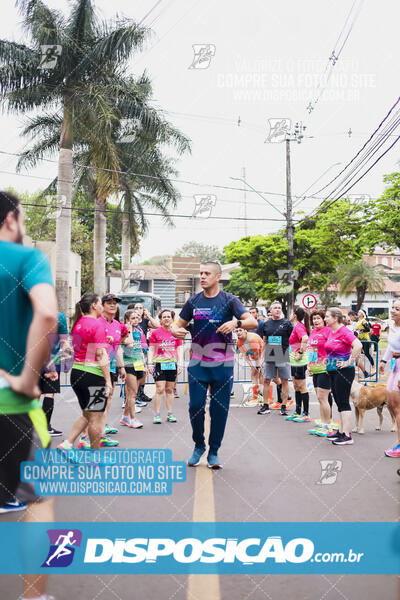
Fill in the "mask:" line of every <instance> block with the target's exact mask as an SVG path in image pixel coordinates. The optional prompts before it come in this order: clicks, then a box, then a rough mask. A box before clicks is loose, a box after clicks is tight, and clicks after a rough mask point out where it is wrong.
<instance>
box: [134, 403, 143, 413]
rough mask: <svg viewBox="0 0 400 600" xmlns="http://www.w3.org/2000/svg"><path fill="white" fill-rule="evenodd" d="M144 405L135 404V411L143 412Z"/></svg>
mask: <svg viewBox="0 0 400 600" xmlns="http://www.w3.org/2000/svg"><path fill="white" fill-rule="evenodd" d="M142 410H143V409H142V407H141V406H138V405H137V404H135V413H141V412H142Z"/></svg>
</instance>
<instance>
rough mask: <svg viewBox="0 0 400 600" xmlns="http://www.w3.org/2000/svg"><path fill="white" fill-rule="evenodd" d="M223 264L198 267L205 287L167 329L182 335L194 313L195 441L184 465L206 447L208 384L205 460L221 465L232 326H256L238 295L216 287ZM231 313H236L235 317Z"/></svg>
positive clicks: (212, 465) (196, 461)
mask: <svg viewBox="0 0 400 600" xmlns="http://www.w3.org/2000/svg"><path fill="white" fill-rule="evenodd" d="M221 273H222V272H221V265H220V264H219V263H217V262H212V261H211V262H206V263H204V264H202V265H201V267H200V284H201V287H202V288H203V291H202V292H200V293H199V294H195V295H194V296H192V297H191V298H189V300H188V301H187V302H186V304H185V305H184V306H183V308H182V310H181V313H180V315H179V319H178V321H177V323H176V324H173V325H172V327H171V333H172V334H173V335H174V336H175V337H177V338H181V339H184V337H185V335H186V333H187V332H186V329H185V327H186V326H187V325H188V323H189V321H190V320H191V319H193V321H194V325H193V333H192V349H191V354H190V362H189V368H188V374H189V395H190V400H189V415H190V422H191V425H192V430H193V441H194V443H195V447H194V451H193V454H192V456H191V457H190V458H189V460H188V465H189V466H191V467H195V466H197V465H198V464H199V462H200V459H201V457H202V455H203V454H204V452H205V451H206V445H205V438H204V415H205V404H206V395H207V388H208V386H210V388H211V401H210V419H211V425H210V436H209V452H208V456H207V462H208V466H209V467H210V468H211V469H220V468H221V467H222V465H221V463H220V461H219V458H218V450H219V448H220V446H221V442H222V438H223V436H224V431H225V425H226V420H227V417H228V410H229V400H230V392H231V388H232V383H233V361H234V351H233V341H232V331H233V330H234V329H236V328H239V327H241V328H243V329H255V328H256V327H257V321H256V320H255V319H254V317H252V316H251V315H250V313H249V312H248V311H247V310H246V309H245V307H244V306H243V304H242V303H241V302H240V300H239V299H238V298H236V296H233V295H232V294H228V293H227V292H223V291H221V290H220V288H219V280H220V279H221ZM233 317H235V318H236V319H234V318H233Z"/></svg>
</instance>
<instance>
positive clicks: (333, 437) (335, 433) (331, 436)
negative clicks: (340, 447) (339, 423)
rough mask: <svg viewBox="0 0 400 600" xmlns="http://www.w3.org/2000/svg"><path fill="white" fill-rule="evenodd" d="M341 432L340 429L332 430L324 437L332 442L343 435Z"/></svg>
mask: <svg viewBox="0 0 400 600" xmlns="http://www.w3.org/2000/svg"><path fill="white" fill-rule="evenodd" d="M343 435H344V434H343V433H340V431H333V432H332V433H331V434H329V435H328V436H327V437H326V439H327V440H329V441H330V442H334V441H336V440H340V438H341V437H342V436H343Z"/></svg>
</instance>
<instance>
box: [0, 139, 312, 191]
mask: <svg viewBox="0 0 400 600" xmlns="http://www.w3.org/2000/svg"><path fill="white" fill-rule="evenodd" d="M0 154H6V155H9V156H16V157H20V156H24V155H23V154H19V153H16V152H6V151H5V150H0ZM40 160H43V161H44V162H50V163H53V164H58V161H56V160H52V159H50V158H41V159H40ZM77 166H78V167H80V168H83V169H92V170H95V171H106V172H108V173H118V174H120V175H130V176H133V177H144V178H147V179H157V180H158V179H160V177H157V176H156V175H147V174H146V173H133V172H132V173H128V172H127V171H119V170H117V169H106V168H103V167H93V166H91V165H80V164H78V165H77ZM1 172H2V171H0V173H1ZM3 173H5V174H9V175H17V176H22V177H32V178H36V179H47V180H49V179H50V178H49V177H38V176H36V177H35V176H34V175H28V174H24V173H7V172H6V171H3ZM166 179H168V181H171V182H174V183H183V184H187V185H193V186H197V187H212V188H216V189H223V190H230V191H236V192H242V193H243V188H237V187H232V186H228V185H219V184H215V183H199V182H197V181H189V180H185V179H175V178H171V177H168V178H166ZM252 193H256V194H267V195H269V196H282V197H286V194H282V193H281V192H266V191H263V190H261V191H259V190H255V189H253V190H252ZM310 197H311V196H310ZM312 197H314V196H312ZM295 198H299V196H295Z"/></svg>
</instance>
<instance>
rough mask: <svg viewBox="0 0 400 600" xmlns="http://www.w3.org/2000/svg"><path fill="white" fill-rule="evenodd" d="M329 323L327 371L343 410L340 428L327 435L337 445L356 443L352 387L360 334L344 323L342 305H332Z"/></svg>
mask: <svg viewBox="0 0 400 600" xmlns="http://www.w3.org/2000/svg"><path fill="white" fill-rule="evenodd" d="M325 322H326V324H327V326H328V327H330V329H331V333H330V334H329V337H328V339H327V341H326V342H325V350H326V370H327V372H328V374H329V378H330V380H331V389H332V394H333V398H334V400H335V402H336V404H337V407H338V411H339V422H340V424H339V431H338V432H336V433H332V434H331V435H329V436H328V437H327V439H328V440H331V441H332V443H333V444H335V445H340V446H343V445H346V444H352V443H353V439H352V437H351V433H350V430H351V406H350V390H351V384H352V383H353V379H354V374H355V369H354V365H355V364H357V359H358V357H359V356H360V353H361V350H362V345H361V342H360V341H359V340H358V339H357V338H356V336H355V335H354V334H353V333H352V332H351V331H349V330H348V329H347V327H346V326H345V325H344V324H343V313H342V311H341V310H340V308H328V310H327V311H326V317H325Z"/></svg>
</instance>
